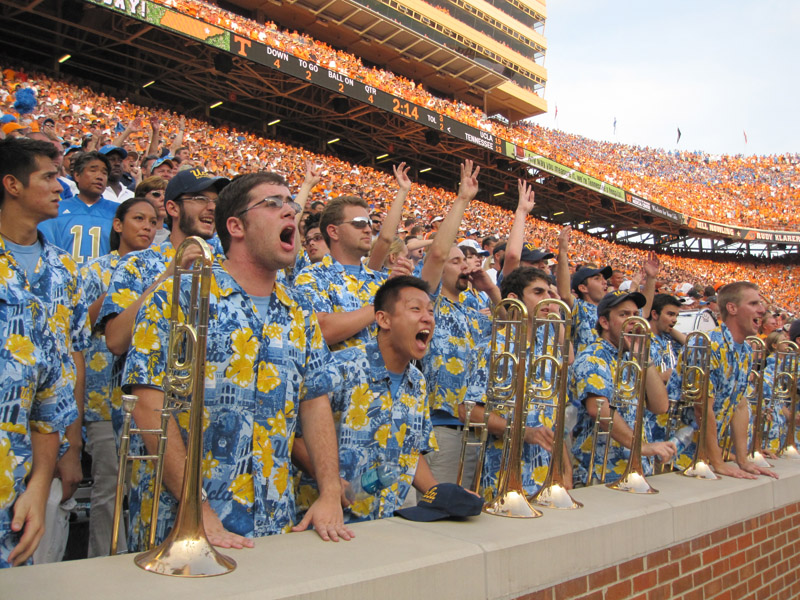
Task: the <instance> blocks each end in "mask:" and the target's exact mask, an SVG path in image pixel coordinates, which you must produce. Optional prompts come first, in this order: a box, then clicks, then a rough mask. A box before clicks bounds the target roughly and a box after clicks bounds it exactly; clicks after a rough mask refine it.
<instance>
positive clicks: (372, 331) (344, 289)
mask: <svg viewBox="0 0 800 600" xmlns="http://www.w3.org/2000/svg"><path fill="white" fill-rule="evenodd" d="M384 281H386V274H385V273H382V272H380V271H373V270H372V269H370V268H369V267H367V266H366V265H364V264H363V263H362V264H361V266H360V268H359V271H358V274H353V273H350V272H349V271H348V270H347V269H345V267H344V266H343V265H342V264H341V263H340V262H339V261H337V260H336V259H334V258H333V257H332V256H331V255H330V254H326V255H325V256H324V257H323V258H322V260H321V261H320V262H318V263H314V264H313V265H310V266H308V267H306V268H304V269H303V270H302V271H300V273H298V274H297V275H296V276H295V278H294V283H295V287H296V288H297V289H298V290H301V291H302V292H304V293H305V294H306V296H307V297H308V299H309V302H311V306H312V307H313V308H314V310H315V311H316V312H318V313H334V312H336V313H341V312H351V311H354V310H358V309H359V308H363V307H364V306H369V305H371V304H372V300H373V298H375V293H376V292H377V291H378V288H379V287H380V286H381V284H382V283H383V282H384ZM377 332H378V329H377V325H375V324H374V323H373V324H372V325H370V326H369V327H365V328H364V329H362V330H361V331H359V332H358V333H357V334H355V335H354V336H353V337H351V338H350V339H347V340H344V341H343V342H339V343H337V344H329V345H330V347H331V350H340V349H342V348H347V347H348V346H354V345H358V344H366V343H367V342H369V341H370V340H372V339H374V338H375V336H376V335H377Z"/></svg>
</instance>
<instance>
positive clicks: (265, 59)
mask: <svg viewBox="0 0 800 600" xmlns="http://www.w3.org/2000/svg"><path fill="white" fill-rule="evenodd" d="M231 42H232V43H231V52H233V53H234V54H238V55H239V56H241V57H243V58H246V59H247V60H251V61H253V62H255V63H258V64H261V65H264V66H266V67H271V68H273V69H276V70H278V71H280V72H282V73H286V74H287V75H291V76H292V77H296V78H298V79H301V80H303V81H308V82H309V83H313V84H314V85H318V86H320V87H323V88H325V89H327V90H330V91H332V92H338V93H340V94H342V95H344V96H348V97H350V98H353V99H354V100H358V101H359V102H364V103H365V104H372V105H373V106H376V107H378V108H380V109H383V110H385V111H387V112H390V113H393V114H396V115H399V116H401V117H405V118H406V119H410V120H412V121H416V122H417V123H419V124H420V125H424V126H426V127H430V128H431V129H434V130H436V131H441V132H442V133H446V134H448V135H452V136H454V137H457V138H459V139H462V140H464V141H466V142H469V143H471V144H475V145H478V146H482V147H484V148H486V149H488V150H491V151H493V152H497V153H502V152H503V145H502V141H501V140H500V139H499V138H497V137H495V136H494V135H492V134H491V133H488V132H486V131H481V130H479V129H476V128H474V127H470V126H469V125H466V124H464V123H461V122H460V121H456V120H455V119H451V118H450V117H447V116H445V115H440V114H439V113H437V112H434V111H432V110H428V109H427V108H425V107H422V106H418V105H416V104H413V103H411V102H409V101H407V100H403V99H401V98H397V97H396V96H392V95H391V94H388V93H386V92H384V91H382V90H379V89H377V88H375V87H373V86H371V85H367V84H365V83H362V82H360V81H356V80H355V79H352V78H350V77H347V76H346V75H342V74H341V73H338V72H336V71H331V70H329V69H326V68H325V67H322V66H320V65H318V64H317V63H315V62H313V61H307V60H303V59H302V58H298V57H297V56H294V55H293V54H289V53H288V52H284V51H283V50H278V49H276V48H273V47H272V46H267V45H265V44H259V43H254V42H253V40H251V39H249V38H245V37H242V36H239V35H236V34H233V37H232V40H231Z"/></svg>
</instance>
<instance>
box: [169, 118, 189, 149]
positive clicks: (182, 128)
mask: <svg viewBox="0 0 800 600" xmlns="http://www.w3.org/2000/svg"><path fill="white" fill-rule="evenodd" d="M185 133H186V117H184V116H183V115H181V118H180V120H179V121H178V135H176V136H175V141H173V142H172V145H171V146H170V147H169V153H170V154H171V155H172V156H175V153H176V152H177V151H178V148H180V147H181V146H183V136H184V134H185Z"/></svg>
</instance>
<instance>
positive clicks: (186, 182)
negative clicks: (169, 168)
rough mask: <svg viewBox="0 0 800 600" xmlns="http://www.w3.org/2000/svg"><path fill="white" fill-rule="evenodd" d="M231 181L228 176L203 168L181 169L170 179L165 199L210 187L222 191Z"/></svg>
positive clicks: (173, 198)
mask: <svg viewBox="0 0 800 600" xmlns="http://www.w3.org/2000/svg"><path fill="white" fill-rule="evenodd" d="M230 182H231V180H230V179H228V178H227V177H216V176H215V175H214V174H212V173H209V172H208V171H205V170H203V169H202V168H196V169H187V170H185V171H179V172H178V174H177V175H175V177H173V178H172V179H170V180H169V183H168V184H167V190H166V192H164V201H165V202H166V201H167V200H175V198H177V197H178V196H180V195H181V194H194V193H197V192H202V191H203V190H207V189H208V188H210V187H215V188H216V190H217V191H220V190H221V189H222V188H224V187H225V186H226V185H228V184H229V183H230Z"/></svg>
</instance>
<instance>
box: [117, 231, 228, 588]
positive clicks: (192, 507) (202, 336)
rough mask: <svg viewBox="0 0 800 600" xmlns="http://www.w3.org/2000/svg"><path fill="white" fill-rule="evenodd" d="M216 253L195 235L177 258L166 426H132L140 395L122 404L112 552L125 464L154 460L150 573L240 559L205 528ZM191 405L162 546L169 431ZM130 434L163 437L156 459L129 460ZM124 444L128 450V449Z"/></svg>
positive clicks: (213, 570)
mask: <svg viewBox="0 0 800 600" xmlns="http://www.w3.org/2000/svg"><path fill="white" fill-rule="evenodd" d="M192 247H197V248H198V249H199V250H200V257H198V258H197V259H196V260H195V261H194V262H193V263H192V264H191V266H190V267H188V268H185V267H182V266H181V265H182V263H183V258H184V255H185V254H186V252H187V251H188V250H189V249H190V248H192ZM213 263H214V255H213V252H212V251H211V248H210V247H209V246H208V244H207V243H206V242H205V241H204V240H202V239H200V238H199V237H189V238H186V240H185V241H184V242H183V243H182V244H181V245H180V246H179V247H178V249H177V251H176V252H175V258H174V259H173V265H174V268H175V274H174V276H173V279H172V295H171V298H170V306H171V311H170V330H169V343H168V347H167V365H166V374H165V376H164V380H163V387H164V404H163V407H162V409H161V429H155V430H147V429H144V430H142V429H134V428H131V413H132V411H133V408H134V405H135V403H136V396H127V397H126V398H125V400H124V403H123V406H124V409H123V410H124V411H125V412H124V421H123V431H122V437H121V440H122V443H121V445H120V472H119V475H118V480H117V484H118V485H117V496H116V501H115V511H114V531H113V532H112V554H113V553H116V545H117V533H118V531H119V529H118V528H119V521H120V515H121V509H122V495H123V494H124V473H125V466H126V465H127V462H128V461H129V460H137V459H141V460H152V461H154V462H155V463H156V472H155V478H154V481H153V506H152V512H151V516H150V532H149V546H148V550H146V551H145V552H143V553H141V554H138V555H137V556H136V557H135V558H134V562H135V563H136V565H138V566H139V567H141V568H142V569H144V570H146V571H153V572H155V573H160V574H162V575H175V576H180V577H206V576H211V575H223V574H225V573H230V572H231V571H233V570H234V569H235V568H236V562H235V561H234V560H233V559H231V558H229V557H227V556H225V555H223V554H220V553H219V552H217V550H216V549H215V548H214V547H213V546H212V545H211V543H210V542H209V541H208V538H207V537H206V534H205V529H204V528H203V508H202V502H201V497H200V490H201V485H200V481H201V477H202V451H203V404H204V396H205V370H206V369H205V361H206V338H207V332H208V315H209V297H210V290H211V279H212V272H211V267H212V265H213ZM184 275H186V276H188V277H190V286H189V287H190V294H189V304H188V306H187V309H186V310H185V311H184V310H181V305H180V298H181V291H182V289H181V277H182V276H184ZM187 407H188V408H189V427H188V430H189V437H188V442H187V445H186V461H185V464H184V472H183V485H182V488H181V499H180V503H179V505H178V511H177V515H176V517H175V524H174V525H173V527H172V531H170V533H169V534H168V535H167V537H166V539H165V540H164V541H163V542H162V543H161V544H160V545H159V546H156V547H153V546H154V544H155V537H156V523H157V519H158V505H159V497H160V495H161V487H162V476H163V472H164V455H165V450H166V444H167V426H168V424H169V422H170V420H171V419H172V414H173V413H174V412H175V411H177V410H182V409H186V408H187ZM131 434H143V435H156V436H158V451H157V453H156V454H155V455H148V456H142V457H135V456H134V457H130V456H128V446H129V443H130V436H131ZM123 447H124V449H125V453H123V452H122V450H123Z"/></svg>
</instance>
